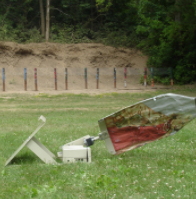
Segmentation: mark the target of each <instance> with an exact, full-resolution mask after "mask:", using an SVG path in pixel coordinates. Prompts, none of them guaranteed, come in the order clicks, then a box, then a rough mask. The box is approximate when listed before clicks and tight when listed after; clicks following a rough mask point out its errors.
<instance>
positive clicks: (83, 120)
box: [0, 89, 196, 199]
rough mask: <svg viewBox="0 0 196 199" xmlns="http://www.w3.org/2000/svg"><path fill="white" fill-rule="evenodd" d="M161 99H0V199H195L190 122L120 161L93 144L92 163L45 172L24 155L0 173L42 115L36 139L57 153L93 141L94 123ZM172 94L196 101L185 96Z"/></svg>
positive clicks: (195, 143) (195, 148)
mask: <svg viewBox="0 0 196 199" xmlns="http://www.w3.org/2000/svg"><path fill="white" fill-rule="evenodd" d="M161 93H165V91H158V92H148V93H136V94H131V93H127V94H116V93H112V94H103V95H96V96H89V95H84V94H83V95H73V94H64V95H53V96H50V95H43V94H42V95H37V96H32V95H28V94H25V95H16V94H12V95H11V94H10V95H4V96H3V95H1V96H0V113H1V122H0V130H1V132H0V175H1V176H0V184H1V187H0V198H4V199H6V198H8V199H10V198H24V199H28V198H44V199H45V198H47V199H48V198H51V199H53V198H59V199H62V198H66V199H69V198H82V199H83V198H92V199H94V198H100V199H103V198H108V199H114V198H116V199H118V198H123V199H127V198H133V199H137V198H138V199H140V198H142V199H144V198H146V199H154V198H156V199H157V198H159V199H161V198H165V199H168V198H196V130H195V129H196V120H193V121H192V122H191V123H189V124H188V125H186V126H185V127H184V128H183V129H182V130H181V131H179V132H178V133H177V134H176V135H174V136H170V137H168V138H166V139H162V140H159V141H155V142H153V143H151V144H148V145H145V146H144V147H141V148H138V149H135V150H132V151H129V152H126V153H124V154H121V155H119V156H113V155H110V154H109V153H108V152H107V149H106V147H105V145H104V142H103V141H97V142H96V143H95V144H94V145H93V146H92V147H91V152H92V163H90V164H85V163H76V164H62V165H58V166H54V165H46V164H44V163H42V162H41V160H40V159H39V158H37V157H36V156H35V155H34V154H33V153H32V152H31V151H29V150H28V149H27V148H24V149H23V150H22V151H21V152H20V153H19V154H18V155H17V157H16V158H15V159H14V160H13V162H12V164H11V165H10V166H7V167H4V164H5V162H6V160H7V159H8V158H9V157H10V156H11V154H12V153H13V152H14V151H15V150H16V149H17V148H18V147H19V146H20V145H21V144H22V142H23V141H24V140H25V139H26V138H27V137H28V136H29V135H30V134H31V133H32V132H33V131H34V130H35V128H36V127H37V125H38V122H37V119H38V117H39V116H40V115H44V116H45V117H46V119H47V121H46V125H45V126H44V127H43V128H42V129H41V130H40V131H39V132H38V133H37V135H36V138H38V139H40V141H41V142H42V143H43V144H44V145H45V146H46V147H48V148H49V149H50V150H51V151H52V152H53V153H55V154H56V153H57V152H58V151H59V147H60V146H61V145H63V144H65V143H67V142H70V141H71V140H74V139H78V138H80V137H82V136H84V135H87V134H90V135H92V136H96V135H98V133H99V128H98V123H97V121H98V120H99V119H101V118H103V117H105V116H107V115H109V114H111V113H113V112H114V111H117V110H119V109H121V108H123V107H125V106H129V105H131V104H133V103H136V102H137V101H141V100H143V99H147V98H149V97H153V96H155V95H158V94H161ZM175 93H181V94H185V95H189V96H196V94H195V93H196V92H195V90H194V91H193V90H191V89H190V90H187V89H186V90H177V91H175Z"/></svg>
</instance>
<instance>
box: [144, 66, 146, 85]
mask: <svg viewBox="0 0 196 199" xmlns="http://www.w3.org/2000/svg"><path fill="white" fill-rule="evenodd" d="M144 86H147V68H145V70H144Z"/></svg>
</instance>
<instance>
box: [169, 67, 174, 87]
mask: <svg viewBox="0 0 196 199" xmlns="http://www.w3.org/2000/svg"><path fill="white" fill-rule="evenodd" d="M170 75H171V86H173V85H174V82H173V68H172V67H171V68H170Z"/></svg>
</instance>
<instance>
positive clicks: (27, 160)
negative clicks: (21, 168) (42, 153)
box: [10, 153, 38, 165]
mask: <svg viewBox="0 0 196 199" xmlns="http://www.w3.org/2000/svg"><path fill="white" fill-rule="evenodd" d="M36 161H38V159H37V157H36V156H33V155H31V154H28V153H25V154H22V155H20V156H17V157H15V158H14V159H13V160H12V161H11V163H10V164H17V165H18V164H32V163H34V162H36Z"/></svg>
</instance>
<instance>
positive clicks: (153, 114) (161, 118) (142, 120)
mask: <svg viewBox="0 0 196 199" xmlns="http://www.w3.org/2000/svg"><path fill="white" fill-rule="evenodd" d="M195 117H196V98H194V97H187V96H183V95H177V94H171V93H169V94H163V95H158V96H156V97H153V98H150V99H147V100H144V101H141V102H138V103H136V104H134V105H132V106H129V107H126V108H124V109H122V110H120V111H118V112H115V113H113V114H111V115H109V116H107V117H105V118H103V119H101V120H99V127H100V130H101V134H100V137H101V139H103V140H105V143H106V146H107V148H108V151H109V152H110V153H111V154H120V153H122V152H125V151H129V150H132V149H135V148H137V147H140V146H143V145H144V144H146V143H149V142H152V141H155V140H158V139H162V138H164V137H167V136H170V135H173V134H175V133H176V132H177V131H179V130H180V129H181V128H182V127H184V126H185V125H186V124H187V123H189V122H190V121H191V120H192V119H194V118H195Z"/></svg>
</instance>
